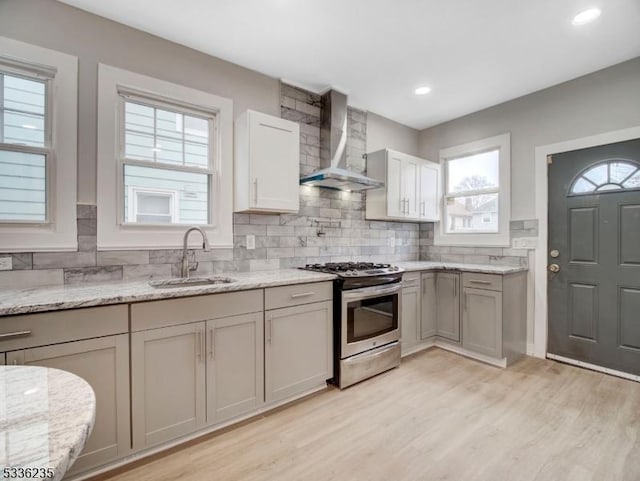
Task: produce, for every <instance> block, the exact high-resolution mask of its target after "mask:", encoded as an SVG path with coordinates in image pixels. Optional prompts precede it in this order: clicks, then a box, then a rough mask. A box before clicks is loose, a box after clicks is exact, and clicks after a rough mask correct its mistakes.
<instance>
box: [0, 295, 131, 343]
mask: <svg viewBox="0 0 640 481" xmlns="http://www.w3.org/2000/svg"><path fill="white" fill-rule="evenodd" d="M128 321H129V319H128V315H127V306H126V305H118V306H105V307H91V308H87V309H69V310H66V311H55V312H43V313H38V314H23V315H19V316H8V317H2V318H0V352H3V351H13V350H16V349H26V348H28V347H36V346H46V345H48V344H58V343H61V342H70V341H77V340H80V339H90V338H93V337H102V336H111V335H114V334H122V333H126V332H128V330H129V322H128Z"/></svg>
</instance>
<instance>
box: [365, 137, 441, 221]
mask: <svg viewBox="0 0 640 481" xmlns="http://www.w3.org/2000/svg"><path fill="white" fill-rule="evenodd" d="M367 175H369V177H373V178H374V179H377V180H381V181H383V182H384V183H385V186H384V187H381V188H379V189H372V190H369V191H367V194H366V196H367V204H366V209H367V210H366V218H367V219H378V220H406V221H416V222H422V221H425V222H426V221H430V222H437V221H438V220H440V216H439V208H438V205H439V201H440V195H439V185H440V184H439V182H440V165H439V164H435V163H433V162H430V161H428V160H424V159H420V158H418V157H414V156H412V155H408V154H403V153H401V152H396V151H393V150H389V149H384V150H379V151H377V152H373V153H370V154H367Z"/></svg>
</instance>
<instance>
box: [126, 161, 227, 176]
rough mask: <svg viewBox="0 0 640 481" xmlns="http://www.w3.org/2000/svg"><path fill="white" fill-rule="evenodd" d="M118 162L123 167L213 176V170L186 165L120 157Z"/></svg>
mask: <svg viewBox="0 0 640 481" xmlns="http://www.w3.org/2000/svg"><path fill="white" fill-rule="evenodd" d="M120 162H121V163H122V164H123V165H135V166H137V167H148V168H151V169H163V170H175V171H180V172H192V173H194V174H205V175H213V174H214V173H215V171H214V170H213V169H203V168H201V167H190V166H188V165H180V164H166V163H164V162H152V161H149V160H137V159H129V158H127V157H122V158H121V159H120Z"/></svg>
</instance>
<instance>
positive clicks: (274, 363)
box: [264, 294, 333, 403]
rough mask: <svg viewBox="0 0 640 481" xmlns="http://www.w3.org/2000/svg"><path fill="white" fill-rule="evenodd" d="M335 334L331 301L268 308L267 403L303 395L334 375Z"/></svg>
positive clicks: (266, 320)
mask: <svg viewBox="0 0 640 481" xmlns="http://www.w3.org/2000/svg"><path fill="white" fill-rule="evenodd" d="M294 295H295V294H294ZM332 333H333V303H332V302H331V301H324V302H315V303H311V304H302V305H297V306H293V307H285V308H281V309H273V310H268V311H265V352H264V358H265V399H266V402H268V403H273V402H277V401H282V400H284V399H287V398H291V397H292V396H295V395H298V394H302V393H304V392H306V391H309V390H310V389H313V388H315V387H318V386H320V385H322V384H323V383H325V382H326V380H327V379H330V378H331V377H332V376H333V336H332Z"/></svg>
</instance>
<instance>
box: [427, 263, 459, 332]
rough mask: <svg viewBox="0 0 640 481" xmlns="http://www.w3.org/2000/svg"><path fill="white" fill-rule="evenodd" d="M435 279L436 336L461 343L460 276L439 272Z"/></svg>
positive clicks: (453, 273)
mask: <svg viewBox="0 0 640 481" xmlns="http://www.w3.org/2000/svg"><path fill="white" fill-rule="evenodd" d="M435 277H436V289H435V290H436V298H437V300H436V306H435V316H436V335H437V336H439V337H441V338H445V339H448V340H450V341H455V342H460V274H458V273H457V272H438V273H437V274H435ZM432 309H433V307H432Z"/></svg>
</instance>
